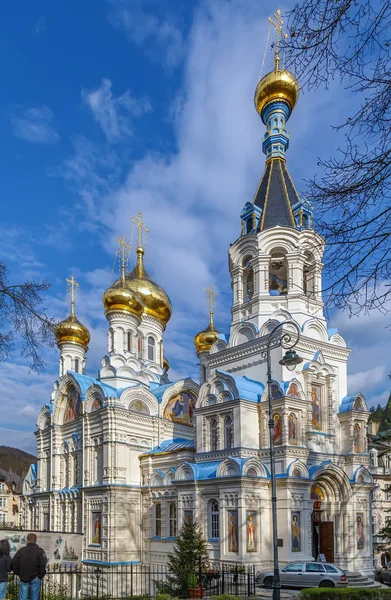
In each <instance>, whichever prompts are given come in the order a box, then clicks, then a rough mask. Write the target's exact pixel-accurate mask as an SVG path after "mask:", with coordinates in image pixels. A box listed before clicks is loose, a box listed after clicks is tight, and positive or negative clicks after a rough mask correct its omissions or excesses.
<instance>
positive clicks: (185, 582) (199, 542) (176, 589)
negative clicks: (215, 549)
mask: <svg viewBox="0 0 391 600" xmlns="http://www.w3.org/2000/svg"><path fill="white" fill-rule="evenodd" d="M167 566H168V570H169V572H170V575H169V576H168V577H167V581H168V587H169V588H170V592H171V593H174V594H176V595H179V596H187V595H188V588H189V579H190V580H191V579H192V578H193V579H195V577H196V578H197V582H198V585H199V583H200V582H199V572H200V568H201V570H202V571H205V569H206V568H207V566H208V556H207V549H206V541H205V538H204V536H203V534H202V531H201V529H200V527H199V525H198V524H197V523H195V522H194V521H193V520H192V519H187V520H186V521H185V522H184V524H183V526H182V529H181V531H180V532H179V535H178V537H177V539H176V542H175V546H174V549H173V551H172V552H170V554H169V555H168V565H167Z"/></svg>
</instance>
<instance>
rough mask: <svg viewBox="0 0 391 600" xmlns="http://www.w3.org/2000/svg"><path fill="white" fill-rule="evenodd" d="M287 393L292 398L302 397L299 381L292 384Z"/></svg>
mask: <svg viewBox="0 0 391 600" xmlns="http://www.w3.org/2000/svg"><path fill="white" fill-rule="evenodd" d="M287 395H288V396H289V397H290V398H299V399H300V398H301V396H300V392H299V387H298V385H297V383H291V384H290V386H289V390H288V394H287Z"/></svg>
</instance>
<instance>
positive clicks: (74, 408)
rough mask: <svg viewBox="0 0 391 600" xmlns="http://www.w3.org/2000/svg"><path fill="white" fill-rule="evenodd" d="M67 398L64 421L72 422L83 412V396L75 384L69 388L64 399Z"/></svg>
mask: <svg viewBox="0 0 391 600" xmlns="http://www.w3.org/2000/svg"><path fill="white" fill-rule="evenodd" d="M65 398H66V400H67V404H66V407H65V413H64V423H70V422H71V421H74V420H75V419H76V418H77V417H80V415H81V414H82V406H81V398H80V394H79V392H78V391H77V390H76V388H75V387H74V386H73V385H70V386H69V387H68V388H67V391H66V394H64V400H65Z"/></svg>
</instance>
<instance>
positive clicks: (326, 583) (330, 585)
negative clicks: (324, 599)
mask: <svg viewBox="0 0 391 600" xmlns="http://www.w3.org/2000/svg"><path fill="white" fill-rule="evenodd" d="M319 587H328V588H333V587H335V585H334V584H333V583H332V582H331V581H321V582H320V584H319Z"/></svg>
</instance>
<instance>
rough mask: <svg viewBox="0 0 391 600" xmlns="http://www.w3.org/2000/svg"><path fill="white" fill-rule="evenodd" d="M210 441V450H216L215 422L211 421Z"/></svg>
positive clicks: (214, 420)
mask: <svg viewBox="0 0 391 600" xmlns="http://www.w3.org/2000/svg"><path fill="white" fill-rule="evenodd" d="M209 427H210V432H209V433H210V440H209V446H210V449H211V450H217V420H216V419H211V421H210V424H209Z"/></svg>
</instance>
